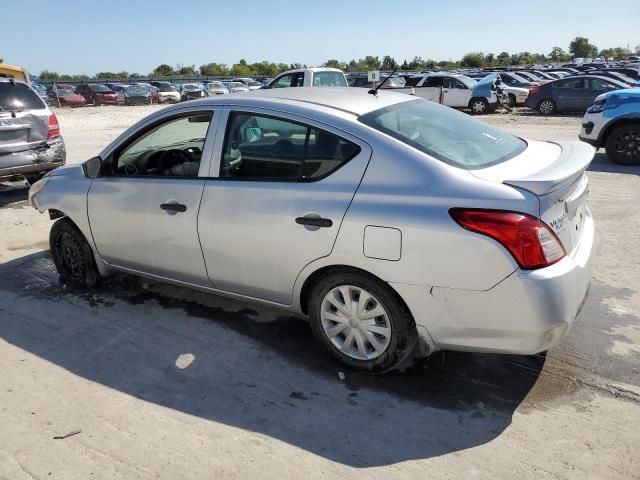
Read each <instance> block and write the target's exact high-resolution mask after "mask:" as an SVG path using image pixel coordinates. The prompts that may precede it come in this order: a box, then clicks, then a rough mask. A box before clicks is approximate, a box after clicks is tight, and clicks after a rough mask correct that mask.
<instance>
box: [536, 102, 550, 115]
mask: <svg viewBox="0 0 640 480" xmlns="http://www.w3.org/2000/svg"><path fill="white" fill-rule="evenodd" d="M539 110H540V113H543V114H544V115H549V114H550V113H553V110H554V106H553V102H552V101H551V100H543V101H542V102H540V107H539Z"/></svg>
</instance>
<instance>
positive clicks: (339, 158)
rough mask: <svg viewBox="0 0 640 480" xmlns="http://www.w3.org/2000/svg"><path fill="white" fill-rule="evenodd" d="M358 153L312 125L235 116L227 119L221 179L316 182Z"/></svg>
mask: <svg viewBox="0 0 640 480" xmlns="http://www.w3.org/2000/svg"><path fill="white" fill-rule="evenodd" d="M359 151H360V147H358V146H357V145H355V144H354V143H352V142H349V141H348V140H345V139H343V138H341V137H339V136H338V135H334V134H333V133H329V132H326V131H324V130H320V129H316V128H314V127H311V126H308V125H304V124H301V123H297V122H291V121H289V120H284V119H279V118H274V117H268V116H264V115H255V114H251V113H241V112H234V113H232V114H231V116H230V117H229V124H228V127H227V133H226V136H225V145H224V154H223V159H222V165H221V168H220V177H222V178H234V179H240V180H263V181H285V182H299V181H312V180H318V179H321V178H323V177H325V176H327V175H329V174H330V173H333V172H334V171H335V170H337V169H338V168H340V167H341V166H342V165H344V164H345V163H346V162H348V161H349V160H350V159H351V158H353V157H355V156H356V155H357V154H358V152H359Z"/></svg>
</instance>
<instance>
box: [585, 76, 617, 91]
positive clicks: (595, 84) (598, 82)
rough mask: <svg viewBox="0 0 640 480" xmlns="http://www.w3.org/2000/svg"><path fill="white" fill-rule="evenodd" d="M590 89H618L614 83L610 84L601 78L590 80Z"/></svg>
mask: <svg viewBox="0 0 640 480" xmlns="http://www.w3.org/2000/svg"><path fill="white" fill-rule="evenodd" d="M589 88H591V89H592V90H614V89H615V88H617V87H615V86H614V85H613V84H612V83H609V82H607V81H605V80H602V79H600V78H590V79H589Z"/></svg>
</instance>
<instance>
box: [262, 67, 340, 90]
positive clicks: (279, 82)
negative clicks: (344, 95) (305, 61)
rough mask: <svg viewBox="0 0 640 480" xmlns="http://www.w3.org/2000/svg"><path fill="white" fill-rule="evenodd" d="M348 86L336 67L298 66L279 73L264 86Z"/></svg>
mask: <svg viewBox="0 0 640 480" xmlns="http://www.w3.org/2000/svg"><path fill="white" fill-rule="evenodd" d="M348 86H349V85H348V84H347V79H346V77H345V75H344V73H343V71H342V70H338V69H337V68H299V69H297V70H289V71H287V72H284V73H281V74H280V75H278V76H277V77H276V78H274V79H273V80H272V81H271V82H270V83H269V85H267V86H266V87H264V88H286V87H348Z"/></svg>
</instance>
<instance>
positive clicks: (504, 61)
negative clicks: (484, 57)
mask: <svg viewBox="0 0 640 480" xmlns="http://www.w3.org/2000/svg"><path fill="white" fill-rule="evenodd" d="M496 61H497V63H498V65H509V63H511V55H509V52H500V53H499V54H498V56H497V57H496Z"/></svg>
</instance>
